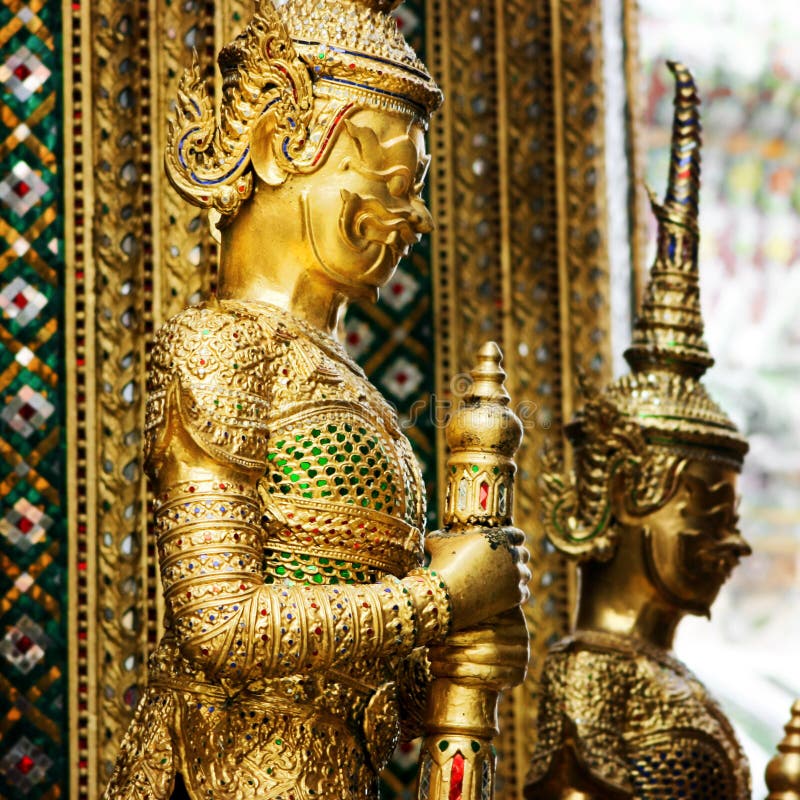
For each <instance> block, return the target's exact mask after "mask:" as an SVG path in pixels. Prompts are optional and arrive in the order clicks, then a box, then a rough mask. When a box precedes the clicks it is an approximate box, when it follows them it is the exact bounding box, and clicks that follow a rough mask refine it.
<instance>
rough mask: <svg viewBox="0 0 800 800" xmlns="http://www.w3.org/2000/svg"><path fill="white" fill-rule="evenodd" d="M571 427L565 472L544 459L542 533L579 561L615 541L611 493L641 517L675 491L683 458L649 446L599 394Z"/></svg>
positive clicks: (605, 552) (610, 550)
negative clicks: (570, 458)
mask: <svg viewBox="0 0 800 800" xmlns="http://www.w3.org/2000/svg"><path fill="white" fill-rule="evenodd" d="M570 427H571V430H570V434H571V438H573V443H574V445H575V462H576V468H575V469H574V470H573V471H572V472H571V473H569V474H563V473H561V472H560V471H559V465H558V462H557V460H556V458H555V457H554V456H553V455H548V456H546V458H545V464H544V471H543V477H542V482H543V492H542V510H543V518H544V529H545V533H546V534H547V537H548V539H549V540H550V541H551V542H552V543H553V545H554V546H555V547H556V548H557V549H558V550H560V551H561V552H563V553H565V554H566V555H569V556H571V557H572V558H575V559H576V560H578V561H580V562H583V561H588V560H590V559H596V560H598V561H606V560H608V559H609V558H611V557H612V556H613V554H614V551H615V548H616V544H617V536H618V531H617V527H616V526H615V525H614V524H612V523H613V522H614V521H615V520H614V502H615V500H614V495H615V493H617V492H618V493H620V494H621V498H620V501H621V502H622V503H623V504H624V511H625V512H626V513H627V514H629V515H631V516H636V517H645V516H646V515H647V514H650V513H652V512H653V511H654V510H656V509H657V508H660V507H661V506H662V505H664V503H666V502H667V501H668V500H669V499H670V498H671V497H672V496H673V495H674V493H675V491H676V489H677V488H678V482H679V480H678V479H679V477H680V473H681V471H682V468H683V466H684V465H685V463H686V459H685V458H684V457H683V456H682V455H680V454H677V453H673V452H670V451H669V450H667V449H663V448H658V447H656V448H654V447H652V446H651V445H650V443H649V442H648V441H647V438H646V437H645V435H644V432H643V431H642V429H641V427H640V426H639V425H638V424H637V423H636V422H635V421H633V420H631V419H629V418H626V417H625V416H624V415H623V414H621V413H620V412H619V410H618V409H617V408H616V407H615V406H614V404H613V403H610V402H609V401H608V400H606V399H605V398H604V397H602V396H595V397H592V398H590V400H589V402H587V404H586V407H585V409H584V411H583V413H582V414H581V415H580V417H579V418H578V420H576V422H575V423H573V424H572V426H570Z"/></svg>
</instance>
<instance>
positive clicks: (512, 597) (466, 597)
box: [425, 527, 531, 630]
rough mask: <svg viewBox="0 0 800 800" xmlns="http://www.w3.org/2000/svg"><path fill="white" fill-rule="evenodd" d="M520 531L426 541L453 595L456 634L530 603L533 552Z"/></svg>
mask: <svg viewBox="0 0 800 800" xmlns="http://www.w3.org/2000/svg"><path fill="white" fill-rule="evenodd" d="M524 542H525V536H524V534H523V533H522V531H520V530H518V529H517V528H510V527H508V528H472V529H469V530H467V531H463V532H462V531H459V532H458V533H449V532H447V531H436V532H435V533H432V534H430V535H429V536H428V537H427V538H426V540H425V549H426V550H427V551H428V553H429V554H430V557H431V561H430V568H431V569H433V570H436V572H438V573H439V575H440V576H441V577H442V579H443V580H444V582H445V584H446V586H447V590H448V592H449V594H450V605H451V609H452V629H453V630H463V629H464V628H471V627H474V626H475V625H476V624H477V623H479V622H483V621H484V620H487V619H490V618H491V617H494V616H497V615H498V614H502V613H503V612H504V611H508V610H509V609H512V608H514V607H515V606H519V605H521V604H522V603H524V602H525V601H526V600H527V599H528V594H529V592H528V581H529V580H530V577H531V573H530V570H529V569H528V566H527V563H528V551H527V550H526V549H525V546H524Z"/></svg>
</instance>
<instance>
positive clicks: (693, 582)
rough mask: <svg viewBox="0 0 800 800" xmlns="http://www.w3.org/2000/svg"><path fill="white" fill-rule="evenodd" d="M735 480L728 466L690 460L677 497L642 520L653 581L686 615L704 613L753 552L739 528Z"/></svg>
mask: <svg viewBox="0 0 800 800" xmlns="http://www.w3.org/2000/svg"><path fill="white" fill-rule="evenodd" d="M736 481H737V473H736V471H735V470H734V469H732V468H731V467H727V466H724V465H723V464H719V463H712V462H706V461H689V462H688V464H687V465H686V467H685V468H684V470H683V472H682V474H681V477H680V484H679V486H678V489H677V492H676V493H675V495H674V496H673V497H672V498H671V499H670V500H669V502H667V503H665V504H664V505H663V506H662V507H661V508H660V509H658V510H657V511H655V512H654V513H652V514H650V515H648V516H647V517H646V518H645V519H644V520H642V522H643V525H644V529H645V540H644V547H645V556H646V561H647V564H648V567H649V569H650V572H651V576H650V577H651V579H652V580H653V582H654V583H655V584H656V587H657V589H658V590H659V591H660V592H661V593H662V594H663V595H664V596H665V599H666V600H668V602H670V603H672V604H674V605H676V606H678V607H679V608H681V609H683V610H685V611H688V612H690V613H693V614H703V615H705V614H708V613H709V610H710V608H711V605H712V604H713V602H714V600H715V599H716V597H717V593H718V592H719V590H720V588H721V586H722V584H723V583H724V582H725V581H726V579H727V578H728V576H729V575H730V574H731V572H732V571H733V569H734V567H735V566H736V565H737V564H738V563H739V559H740V558H741V557H742V556H746V555H749V554H750V552H751V551H750V546H749V545H748V544H747V542H746V541H745V540H744V539H743V538H742V535H741V534H740V533H739V531H738V529H737V522H738V516H737V513H736V505H737V495H736Z"/></svg>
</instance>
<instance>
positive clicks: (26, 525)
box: [17, 517, 33, 533]
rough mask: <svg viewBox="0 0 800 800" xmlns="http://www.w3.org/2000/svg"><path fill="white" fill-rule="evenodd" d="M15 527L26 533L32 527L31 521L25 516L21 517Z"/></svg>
mask: <svg viewBox="0 0 800 800" xmlns="http://www.w3.org/2000/svg"><path fill="white" fill-rule="evenodd" d="M17 527H18V528H19V529H20V530H21V531H22V532H23V533H28V532H29V531H30V530H31V528H32V527H33V522H32V521H31V520H29V519H28V518H27V517H23V518H22V519H21V520H20V521H19V522H18V523H17Z"/></svg>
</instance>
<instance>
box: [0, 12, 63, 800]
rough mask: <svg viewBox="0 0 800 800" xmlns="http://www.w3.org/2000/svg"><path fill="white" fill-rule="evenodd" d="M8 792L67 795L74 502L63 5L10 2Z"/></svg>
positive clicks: (4, 236)
mask: <svg viewBox="0 0 800 800" xmlns="http://www.w3.org/2000/svg"><path fill="white" fill-rule="evenodd" d="M0 85H2V87H3V96H2V104H0V249H1V251H2V255H0V495H1V496H2V497H3V503H2V512H0V560H2V569H0V595H1V596H2V600H1V601H0V796H2V797H4V798H8V800H11V798H20V797H30V798H55V797H59V796H60V795H61V794H62V793H63V787H64V786H65V785H66V774H67V769H68V759H67V744H68V739H69V735H68V731H69V727H68V721H67V671H68V653H67V634H66V622H67V596H66V592H67V535H66V531H67V519H66V515H67V509H66V504H65V492H64V487H65V464H64V460H63V454H64V439H65V428H64V424H65V403H64V395H65V374H64V352H63V347H64V322H63V315H62V304H63V287H64V270H65V266H64V234H63V213H64V209H63V203H62V198H63V193H62V191H61V187H62V181H63V172H62V165H63V140H62V136H61V11H60V7H59V5H58V4H56V5H53V4H52V3H44V2H32V3H23V2H6V3H4V4H3V6H2V7H0Z"/></svg>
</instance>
